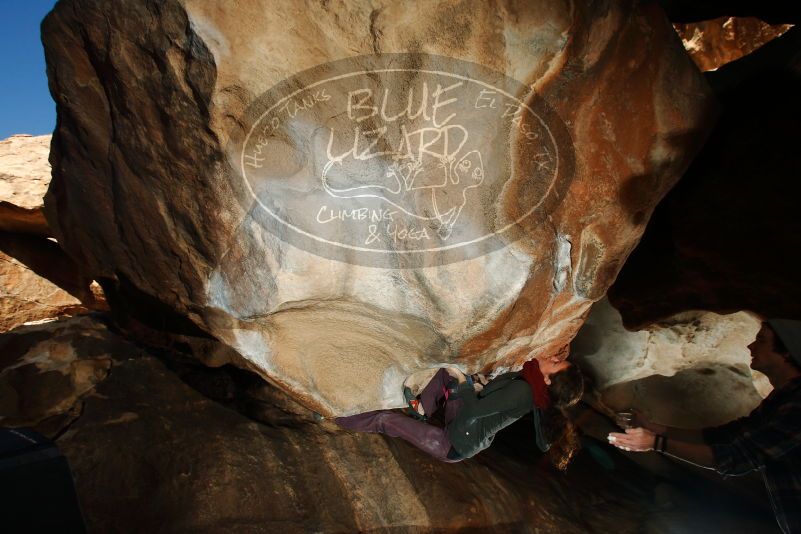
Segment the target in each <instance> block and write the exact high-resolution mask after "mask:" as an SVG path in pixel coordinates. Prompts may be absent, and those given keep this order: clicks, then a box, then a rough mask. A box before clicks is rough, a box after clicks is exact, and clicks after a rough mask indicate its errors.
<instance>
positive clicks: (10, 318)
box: [0, 252, 86, 332]
mask: <svg viewBox="0 0 801 534" xmlns="http://www.w3.org/2000/svg"><path fill="white" fill-rule="evenodd" d="M85 310H86V308H84V306H83V305H82V304H81V301H80V300H78V299H77V298H75V297H74V296H73V295H70V294H69V293H67V292H66V291H64V290H63V289H61V288H60V287H59V286H57V285H56V284H54V283H53V282H51V281H49V280H47V279H46V278H42V277H41V276H39V275H38V274H36V273H35V272H34V271H32V270H31V269H30V268H28V267H27V266H26V265H25V264H23V263H21V262H20V261H18V260H16V259H15V258H13V257H12V256H9V255H7V254H4V253H3V252H0V331H2V332H5V331H7V330H11V329H12V328H14V327H16V326H19V325H21V324H23V323H26V322H28V321H38V320H41V319H50V318H53V317H57V316H59V315H67V314H71V313H75V312H78V311H85Z"/></svg>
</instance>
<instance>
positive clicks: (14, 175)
mask: <svg viewBox="0 0 801 534" xmlns="http://www.w3.org/2000/svg"><path fill="white" fill-rule="evenodd" d="M50 138H51V136H50V135H38V136H32V135H28V134H19V135H12V136H11V137H9V138H7V139H3V140H2V141H0V230H2V231H5V232H24V233H31V234H38V235H50V229H49V228H48V227H47V220H45V216H44V212H43V211H42V207H43V206H44V196H45V192H46V191H47V186H48V185H49V184H50V163H49V162H48V159H47V158H48V155H49V154H50Z"/></svg>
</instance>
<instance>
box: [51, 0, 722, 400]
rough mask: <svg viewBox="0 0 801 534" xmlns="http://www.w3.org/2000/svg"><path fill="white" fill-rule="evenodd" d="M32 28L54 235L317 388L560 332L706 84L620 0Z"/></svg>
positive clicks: (183, 5)
mask: <svg viewBox="0 0 801 534" xmlns="http://www.w3.org/2000/svg"><path fill="white" fill-rule="evenodd" d="M312 36H313V37H312ZM310 37H311V38H310ZM43 41H44V44H45V48H46V55H47V61H48V75H49V78H50V84H51V92H52V94H53V96H54V98H55V99H56V101H57V104H58V113H59V117H60V127H59V129H58V130H57V131H56V132H55V134H54V142H53V155H52V157H53V162H54V169H55V176H54V180H53V183H52V184H51V187H50V190H49V193H48V197H47V199H46V211H47V216H48V220H49V221H50V223H51V225H52V226H53V228H54V229H55V232H56V235H57V237H58V240H59V243H61V245H62V246H63V247H64V248H65V249H66V250H67V251H68V252H69V253H70V254H71V255H72V256H73V257H74V258H75V259H76V260H78V261H79V262H81V263H82V264H85V265H87V266H88V267H89V269H90V272H91V273H92V274H93V275H94V276H95V277H97V278H98V279H101V281H102V282H103V283H104V286H105V287H107V288H115V289H114V290H116V291H118V292H119V293H120V294H119V300H120V301H125V302H141V303H148V302H149V303H155V302H158V303H159V309H162V308H164V309H170V310H173V312H175V313H176V314H177V315H178V316H179V317H184V318H187V319H188V320H190V321H191V322H192V324H194V325H196V327H199V328H200V329H202V330H204V331H206V332H209V333H210V334H212V335H213V336H215V337H217V338H218V339H220V340H222V341H223V342H225V343H227V344H228V345H230V346H231V347H233V348H234V349H236V350H237V351H238V352H239V354H241V356H242V357H243V362H244V363H245V364H246V365H248V366H250V367H251V368H252V369H254V370H256V371H258V372H260V373H261V374H262V375H263V376H265V377H266V378H268V379H270V380H271V381H272V382H273V383H275V384H277V385H279V386H280V387H282V388H283V389H285V390H287V391H290V392H291V393H292V394H293V395H294V396H295V397H296V398H298V399H299V400H301V401H302V402H304V404H305V405H306V406H309V407H311V408H313V409H315V410H316V411H318V412H320V413H324V414H349V413H355V412H361V411H365V410H368V409H375V408H382V407H393V406H399V405H401V404H402V398H401V393H400V385H401V383H402V382H403V379H404V378H405V377H406V376H408V375H411V374H412V373H414V372H417V371H420V370H422V369H426V368H430V367H437V366H441V365H446V364H451V365H457V366H459V367H461V368H462V369H463V370H465V371H471V372H472V371H476V370H479V369H483V370H485V371H488V370H492V369H496V370H497V369H501V368H512V367H515V366H518V365H520V364H522V363H523V362H524V361H525V360H527V359H530V358H532V357H536V356H540V355H547V354H552V353H553V352H555V351H556V350H558V349H559V348H561V347H562V346H564V345H565V344H566V343H568V342H569V341H570V339H571V338H572V337H573V335H574V333H575V332H576V330H577V328H578V326H579V325H580V324H581V322H582V319H583V317H584V315H585V314H586V313H587V311H588V309H589V307H590V305H591V304H592V303H593V302H594V301H595V300H597V299H599V298H600V297H601V296H602V295H603V294H604V293H605V291H606V289H607V288H608V286H609V284H610V283H611V281H612V280H613V279H614V278H615V276H616V274H617V272H618V270H619V269H620V267H621V265H622V263H623V261H624V260H625V259H626V257H627V256H628V254H629V252H630V251H631V249H632V248H633V246H634V245H635V244H636V242H637V240H638V238H639V237H640V235H641V232H642V231H643V228H644V225H645V223H646V222H647V220H648V218H649V216H650V214H651V211H652V210H653V208H654V206H655V204H656V203H657V202H658V200H659V199H660V198H661V197H662V195H663V194H664V193H665V192H666V191H667V190H668V189H669V188H670V187H671V186H672V184H673V183H674V182H675V181H676V180H677V178H678V177H679V176H680V175H681V173H682V172H683V170H684V169H685V167H686V165H687V163H688V161H689V158H690V157H691V155H692V153H693V151H694V149H695V147H697V146H698V145H699V143H700V141H701V139H702V137H703V134H704V132H703V128H702V127H701V124H703V123H704V121H705V119H706V118H707V116H706V113H707V108H708V105H709V98H710V95H709V92H708V89H707V87H706V85H705V82H704V81H703V79H702V78H701V76H700V74H699V73H698V71H697V69H696V68H695V66H694V65H693V64H692V62H691V61H690V59H689V58H688V57H687V55H686V53H685V52H684V50H683V49H682V46H681V43H680V41H679V39H678V37H677V36H676V34H675V32H674V31H673V29H672V27H671V26H670V24H669V23H668V22H667V20H666V19H665V17H664V15H663V13H662V12H661V11H660V10H659V8H658V7H656V6H655V5H650V6H644V7H638V6H635V3H634V2H597V3H593V4H592V5H589V4H587V3H584V2H575V3H568V2H562V1H555V0H554V1H548V2H542V3H536V4H532V3H516V2H502V3H501V4H500V5H489V4H486V3H484V2H478V1H476V2H467V3H458V2H444V3H442V2H440V3H435V4H434V3H429V2H415V3H412V4H409V3H404V4H398V3H393V2H384V1H378V2H373V3H371V4H365V3H362V2H347V1H345V2H336V3H335V4H328V3H322V4H311V3H309V4H305V5H304V6H303V7H302V8H298V5H297V4H295V3H283V2H273V1H267V0H246V1H241V2H238V3H237V4H236V7H235V8H232V7H231V6H229V5H228V4H227V3H223V2H215V1H195V0H185V1H178V0H171V1H166V2H163V3H160V4H159V5H158V7H155V6H149V5H142V4H124V5H120V4H119V3H117V2H112V1H109V0H85V1H84V0H65V1H63V2H60V3H59V4H58V5H57V6H56V8H55V9H54V11H53V12H52V13H51V14H50V15H49V16H48V17H47V19H46V20H45V22H44V26H43ZM677 87H680V88H681V90H678V91H677V90H676V88H677ZM86 221H93V226H92V228H91V231H89V230H88V228H87V225H86ZM94 222H98V223H99V224H94ZM112 300H113V299H112ZM143 307H144V309H146V308H147V306H146V305H145V304H143ZM154 309H155V308H154ZM152 314H153V312H151V315H152ZM143 315H148V313H147V312H144V313H143ZM241 363H242V362H240V364H241Z"/></svg>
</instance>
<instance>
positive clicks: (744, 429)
mask: <svg viewBox="0 0 801 534" xmlns="http://www.w3.org/2000/svg"><path fill="white" fill-rule="evenodd" d="M748 348H749V349H750V351H751V368H752V369H754V370H756V371H760V372H761V373H764V374H765V375H766V376H767V377H768V379H769V380H770V383H771V384H772V385H773V388H774V389H773V391H772V392H771V393H770V395H768V396H767V397H766V398H765V400H763V401H762V403H760V405H759V406H757V407H756V409H754V411H752V412H751V413H750V414H749V415H748V416H746V417H741V418H740V419H737V420H735V421H732V422H730V423H727V424H725V425H722V426H718V427H711V428H704V429H701V430H687V429H679V428H673V427H667V426H664V425H659V424H655V423H651V422H649V421H647V420H646V419H645V418H643V417H642V416H641V415H640V414H636V418H635V421H634V424H635V428H629V429H627V430H626V432H625V434H624V433H618V432H613V433H611V434H609V438H608V439H609V442H610V443H612V444H613V445H615V446H616V447H618V448H620V449H623V450H626V451H635V452H644V451H650V450H655V451H658V452H661V453H663V454H667V455H668V456H672V457H674V458H677V459H679V460H684V461H688V462H690V463H693V464H695V465H698V466H700V467H704V468H706V469H714V470H716V471H717V472H718V473H720V474H722V475H743V474H746V473H749V472H751V471H754V470H759V471H761V472H762V475H763V479H764V481H765V486H766V487H767V489H768V494H769V496H770V500H771V504H772V505H773V511H774V513H775V514H776V520H777V521H778V523H779V527H780V528H781V530H782V532H785V533H789V532H801V447H799V445H801V321H793V320H787V319H772V320H768V321H764V322H763V323H762V327H761V328H760V330H759V333H758V334H757V337H756V340H755V341H754V342H753V343H751V344H750V345H749V346H748Z"/></svg>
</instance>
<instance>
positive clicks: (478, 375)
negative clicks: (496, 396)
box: [473, 373, 489, 391]
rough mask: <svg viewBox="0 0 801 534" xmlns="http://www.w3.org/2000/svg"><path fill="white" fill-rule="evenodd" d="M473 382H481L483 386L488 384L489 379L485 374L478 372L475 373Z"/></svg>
mask: <svg viewBox="0 0 801 534" xmlns="http://www.w3.org/2000/svg"><path fill="white" fill-rule="evenodd" d="M473 382H475V383H476V384H481V385H482V386H486V385H487V383H488V382H489V380H487V377H486V376H484V375H483V374H481V373H476V374H474V375H473ZM477 391H478V390H477Z"/></svg>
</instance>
